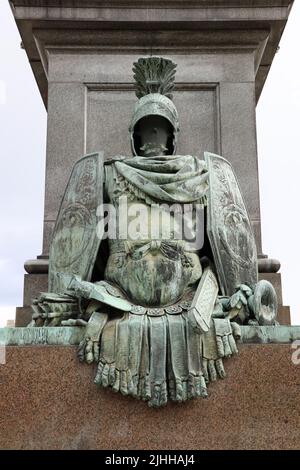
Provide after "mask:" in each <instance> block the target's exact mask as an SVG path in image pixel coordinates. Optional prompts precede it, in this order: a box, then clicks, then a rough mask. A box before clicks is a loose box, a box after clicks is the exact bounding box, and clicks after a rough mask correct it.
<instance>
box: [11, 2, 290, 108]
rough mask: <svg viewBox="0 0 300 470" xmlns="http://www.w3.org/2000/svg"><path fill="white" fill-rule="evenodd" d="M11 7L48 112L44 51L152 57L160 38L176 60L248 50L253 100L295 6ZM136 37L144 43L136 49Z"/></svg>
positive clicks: (136, 4)
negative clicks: (149, 52) (189, 54)
mask: <svg viewBox="0 0 300 470" xmlns="http://www.w3.org/2000/svg"><path fill="white" fill-rule="evenodd" d="M10 3H11V6H12V11H13V14H14V16H15V20H16V23H17V26H18V28H19V31H20V34H21V37H22V42H23V46H24V49H25V50H26V53H27V55H28V58H29V61H30V63H31V66H32V69H33V73H34V75H35V78H36V81H37V83H38V86H39V88H40V91H41V94H42V97H43V99H44V102H45V104H46V102H47V51H50V50H51V51H54V50H59V49H60V51H62V50H63V49H64V50H69V51H70V50H73V51H75V50H78V48H81V49H82V50H83V49H84V50H87V49H88V48H92V49H93V50H105V49H106V50H116V49H118V48H119V49H120V51H121V52H130V51H135V52H136V51H137V50H142V49H143V47H145V48H147V47H148V48H149V46H151V48H152V49H155V47H156V46H157V44H158V41H161V40H162V43H161V44H162V46H163V47H162V49H164V44H163V43H164V37H165V49H164V50H165V51H168V50H170V51H173V52H174V53H175V52H179V53H180V51H182V52H183V51H184V47H187V46H188V47H189V49H188V50H194V51H201V50H207V51H212V52H216V49H219V50H221V49H223V50H225V51H228V50H230V51H231V52H234V50H235V49H236V50H239V51H247V50H248V51H250V50H252V51H253V52H254V53H255V71H256V91H257V99H258V97H259V96H260V93H261V90H262V88H263V85H264V82H265V79H266V77H267V75H268V72H269V69H270V66H271V63H272V60H273V57H274V55H275V53H276V50H277V48H278V44H279V41H280V38H281V35H282V32H283V29H284V26H285V24H286V21H287V18H288V15H289V11H290V7H291V5H292V4H293V1H291V0H243V1H236V0H235V1H233V0H227V1H223V0H222V1H221V0H214V1H212V0H198V1H196V0H190V1H188V0H151V1H150V0H139V1H137V0H134V1H130V0H126V1H125V0H110V1H106V0H84V1H83V0H81V1H79V0H11V1H10ZM112 31H114V33H112ZM116 31H118V32H116ZM137 35H142V36H143V37H141V42H137V43H136V44H134V41H135V40H136V37H137ZM172 37H173V38H174V40H172ZM178 38H181V39H180V41H179V40H178ZM170 39H171V41H170ZM121 44H122V47H120V46H121ZM160 49H161V48H160Z"/></svg>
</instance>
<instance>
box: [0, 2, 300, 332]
mask: <svg viewBox="0 0 300 470" xmlns="http://www.w3.org/2000/svg"><path fill="white" fill-rule="evenodd" d="M20 42H21V39H20V36H19V34H18V31H17V28H16V26H15V23H14V19H13V16H12V14H11V11H10V9H9V6H8V1H7V0H0V142H1V147H0V216H1V219H0V326H4V325H5V323H6V319H7V318H14V308H15V306H16V305H22V291H23V275H24V269H23V264H24V261H25V260H26V259H31V258H32V259H33V258H36V256H37V255H39V254H40V253H41V251H42V220H43V203H44V202H43V201H44V172H45V154H46V111H45V108H44V105H43V103H42V100H41V97H40V94H39V91H38V88H37V85H36V83H35V80H34V78H33V75H32V72H31V68H30V66H29V63H28V61H27V57H26V54H25V52H24V51H23V50H22V49H21V48H20ZM299 44H300V0H295V5H294V7H293V10H292V12H291V15H290V19H289V22H288V25H287V27H286V29H285V32H284V35H283V38H282V41H281V44H280V50H279V52H278V53H277V54H276V57H275V59H274V62H273V65H272V69H271V72H270V74H269V76H268V79H267V82H266V84H265V88H264V90H263V93H262V96H261V98H260V101H259V104H258V106H257V133H258V152H259V170H260V194H261V211H262V234H263V251H264V253H266V254H268V255H269V257H274V258H277V259H279V260H280V261H281V264H282V267H281V272H282V281H283V299H284V304H285V305H290V306H291V311H292V321H293V323H294V324H295V323H297V324H300V296H299V295H298V292H299V290H300V289H299V286H298V280H299V279H300V276H299V266H300V250H299V247H298V246H299V243H300V237H299V228H300V222H299V218H300V211H299V207H298V206H299V201H300V178H299V175H300V152H299V136H300V119H299V114H300V81H299V77H300V54H299Z"/></svg>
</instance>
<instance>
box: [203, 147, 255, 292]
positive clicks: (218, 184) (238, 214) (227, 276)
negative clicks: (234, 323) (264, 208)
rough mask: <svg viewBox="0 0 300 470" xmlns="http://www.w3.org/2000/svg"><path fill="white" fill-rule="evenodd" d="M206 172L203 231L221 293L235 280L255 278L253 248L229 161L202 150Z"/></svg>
mask: <svg viewBox="0 0 300 470" xmlns="http://www.w3.org/2000/svg"><path fill="white" fill-rule="evenodd" d="M204 156H205V160H206V163H207V169H208V172H209V197H208V210H207V215H208V217H207V234H208V238H209V241H210V245H211V249H212V253H213V257H214V262H215V265H216V268H217V272H218V278H219V284H220V288H221V291H222V294H223V295H232V294H233V293H234V292H235V289H236V287H237V286H238V285H239V284H242V283H243V284H244V283H250V284H251V285H254V284H256V283H257V281H258V270H257V252H256V243H255V238H254V235H253V231H252V227H251V222H250V219H249V216H248V213H247V210H246V206H245V203H244V200H243V197H242V194H241V191H240V188H239V185H238V182H237V179H236V176H235V174H234V171H233V169H232V166H231V165H230V163H229V162H228V161H227V160H225V158H223V157H220V156H219V155H215V154H213V153H209V152H205V154H204Z"/></svg>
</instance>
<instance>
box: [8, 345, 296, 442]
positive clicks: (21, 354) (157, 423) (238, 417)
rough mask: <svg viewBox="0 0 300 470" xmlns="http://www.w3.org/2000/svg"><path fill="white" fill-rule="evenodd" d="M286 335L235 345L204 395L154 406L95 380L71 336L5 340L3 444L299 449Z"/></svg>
mask: <svg viewBox="0 0 300 470" xmlns="http://www.w3.org/2000/svg"><path fill="white" fill-rule="evenodd" d="M291 353H292V350H291V347H290V346H289V345H275V344H270V345H240V355H239V356H238V357H236V358H232V359H229V360H227V361H226V363H225V367H226V371H227V378H226V379H225V380H219V381H218V382H216V383H214V384H211V385H210V387H209V398H207V399H198V400H194V401H189V402H186V403H185V404H181V405H180V404H170V405H168V406H167V407H166V408H163V409H159V410H154V409H150V408H148V406H147V405H146V404H145V403H143V402H140V401H137V400H134V399H132V398H127V397H123V396H121V395H118V394H115V393H114V392H112V391H109V390H103V389H98V388H97V387H96V386H95V385H94V384H93V378H94V373H95V371H94V367H93V366H88V365H82V364H80V363H79V362H78V361H77V358H76V348H75V347H71V346H36V347H31V346H23V347H21V346H18V347H16V346H9V347H7V351H6V364H5V365H0V397H1V399H0V448H1V449H113V450H121V449H130V450H133V449H146V450H155V449H158V450H172V449H299V448H300V399H299V396H300V395H299V390H300V388H299V386H300V365H298V366H296V365H294V364H293V363H292V361H291Z"/></svg>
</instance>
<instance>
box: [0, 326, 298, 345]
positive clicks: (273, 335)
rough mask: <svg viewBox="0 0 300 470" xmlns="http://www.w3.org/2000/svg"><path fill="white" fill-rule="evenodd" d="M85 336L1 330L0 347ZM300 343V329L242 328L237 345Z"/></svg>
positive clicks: (73, 330) (60, 330)
mask: <svg viewBox="0 0 300 470" xmlns="http://www.w3.org/2000/svg"><path fill="white" fill-rule="evenodd" d="M83 337H84V328H82V327H78V326H76V327H55V328H54V327H41V328H0V346H26V345H49V346H73V345H77V344H79V343H80V341H81V340H82V339H83ZM296 340H300V326H241V339H240V341H239V342H240V343H244V344H265V343H274V344H276V343H277V344H288V343H292V342H293V341H296Z"/></svg>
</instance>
